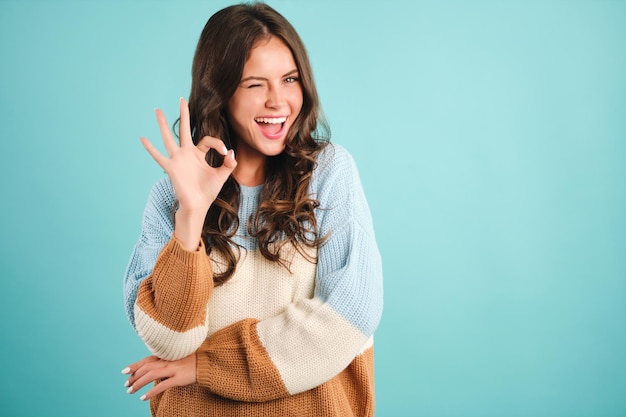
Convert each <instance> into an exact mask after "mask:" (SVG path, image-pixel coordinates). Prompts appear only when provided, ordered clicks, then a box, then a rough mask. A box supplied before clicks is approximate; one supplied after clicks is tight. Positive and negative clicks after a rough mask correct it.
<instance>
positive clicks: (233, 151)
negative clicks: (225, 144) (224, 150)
mask: <svg viewBox="0 0 626 417" xmlns="http://www.w3.org/2000/svg"><path fill="white" fill-rule="evenodd" d="M231 152H232V153H233V159H235V150H234V149H232V150H231Z"/></svg>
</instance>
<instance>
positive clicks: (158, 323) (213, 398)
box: [124, 145, 383, 417]
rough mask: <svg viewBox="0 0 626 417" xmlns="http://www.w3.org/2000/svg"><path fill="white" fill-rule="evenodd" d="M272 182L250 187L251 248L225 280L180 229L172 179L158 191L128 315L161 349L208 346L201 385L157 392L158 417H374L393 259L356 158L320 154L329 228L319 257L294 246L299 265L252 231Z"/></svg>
mask: <svg viewBox="0 0 626 417" xmlns="http://www.w3.org/2000/svg"><path fill="white" fill-rule="evenodd" d="M261 188H262V186H258V187H245V186H242V187H241V198H240V207H239V218H240V222H241V224H242V226H241V227H240V228H239V230H238V232H237V236H236V238H235V240H236V242H237V243H238V244H240V245H242V246H243V248H244V250H242V252H241V257H240V259H239V262H238V264H237V268H236V271H235V273H234V275H233V276H232V278H231V279H230V280H228V281H227V282H226V283H225V284H223V285H220V286H216V287H214V286H213V280H212V271H213V270H214V269H215V268H219V265H220V262H219V259H210V258H209V256H207V255H206V252H205V248H204V246H202V245H201V247H200V249H199V250H198V251H197V252H189V251H186V250H185V249H184V248H183V247H182V246H181V245H180V243H179V242H178V241H177V240H176V239H175V238H174V237H173V224H172V208H173V206H174V204H175V200H176V197H175V195H174V190H173V188H172V185H171V183H170V181H169V179H168V178H164V179H162V180H160V181H159V182H157V183H156V184H155V185H154V187H153V188H152V191H151V193H150V196H149V199H148V203H147V205H146V208H145V211H144V215H143V223H142V230H141V237H140V239H139V241H138V243H137V244H136V246H135V248H134V251H133V253H132V256H131V259H130V262H129V265H128V268H127V271H126V276H125V280H124V298H125V306H126V313H127V316H128V318H129V320H130V322H131V324H132V325H133V326H134V327H135V329H136V331H137V333H138V334H139V336H140V337H141V338H142V339H143V341H144V342H145V344H146V345H147V347H148V348H149V349H150V351H152V352H153V354H154V355H156V356H158V357H160V358H163V359H167V360H175V359H179V358H183V357H185V356H187V355H189V354H191V353H193V352H196V354H197V368H196V374H197V383H196V384H193V385H188V386H184V387H175V388H171V389H168V390H166V391H165V392H164V393H162V394H161V395H159V396H157V397H156V398H154V399H153V400H152V401H151V404H150V408H151V411H152V414H153V415H155V416H186V417H193V416H251V417H252V416H269V417H276V416H291V415H293V416H299V417H302V416H311V417H321V416H341V417H348V416H359V417H361V416H372V415H373V414H374V380H373V371H374V364H373V334H374V330H375V329H376V327H377V325H378V322H379V320H380V317H381V313H382V305H383V301H382V294H383V288H382V265H381V259H380V254H379V251H378V248H377V246H376V242H375V238H374V229H373V225H372V221H371V216H370V212H369V208H368V205H367V202H366V199H365V195H364V193H363V190H362V187H361V183H360V179H359V175H358V172H357V169H356V166H355V164H354V161H353V159H352V157H351V156H350V155H349V153H348V152H347V151H346V150H345V149H344V148H342V147H341V146H338V145H329V146H327V147H326V148H324V150H323V151H322V152H320V154H319V156H318V158H317V167H316V168H315V170H314V172H313V176H312V179H311V183H310V191H311V194H312V195H313V196H314V197H315V198H317V199H318V201H319V202H320V207H319V208H318V209H316V213H315V214H316V218H317V222H318V230H319V234H320V236H325V235H326V234H327V233H328V238H327V240H325V241H324V243H323V244H322V245H321V246H320V247H319V248H318V249H317V251H314V252H313V253H312V254H313V255H316V256H317V261H311V259H310V257H307V256H303V255H302V254H300V253H299V252H298V251H296V250H294V249H293V248H292V247H290V248H286V249H284V252H283V255H284V256H285V257H287V259H288V260H289V265H290V266H289V269H287V268H285V267H284V266H281V265H279V264H278V263H275V262H270V261H268V260H267V259H265V258H264V257H263V256H262V255H261V253H260V251H259V250H258V246H257V242H256V241H255V240H254V239H252V238H250V236H249V235H248V233H247V227H246V225H247V220H248V219H249V218H250V216H251V215H253V214H254V213H255V211H256V209H257V206H258V202H259V194H260V191H261ZM309 255H311V254H309ZM211 257H212V258H215V256H214V255H213V254H212V255H211Z"/></svg>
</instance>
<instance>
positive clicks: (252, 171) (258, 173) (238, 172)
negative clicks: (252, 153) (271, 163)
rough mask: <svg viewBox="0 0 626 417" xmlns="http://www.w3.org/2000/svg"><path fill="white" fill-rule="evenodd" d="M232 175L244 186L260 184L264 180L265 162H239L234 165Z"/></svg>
mask: <svg viewBox="0 0 626 417" xmlns="http://www.w3.org/2000/svg"><path fill="white" fill-rule="evenodd" d="M263 162H264V161H263ZM233 177H235V179H236V180H237V182H238V183H239V184H240V185H245V186H246V187H255V186H257V185H261V184H263V183H264V182H265V164H264V163H263V164H249V163H248V164H246V163H240V164H238V165H237V166H236V167H235V170H234V171H233Z"/></svg>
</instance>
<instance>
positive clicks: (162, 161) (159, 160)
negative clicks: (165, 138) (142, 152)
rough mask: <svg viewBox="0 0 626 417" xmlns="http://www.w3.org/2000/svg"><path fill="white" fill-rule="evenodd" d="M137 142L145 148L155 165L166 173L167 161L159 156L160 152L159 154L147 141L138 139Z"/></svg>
mask: <svg viewBox="0 0 626 417" xmlns="http://www.w3.org/2000/svg"><path fill="white" fill-rule="evenodd" d="M139 140H140V141H141V143H142V144H143V147H144V148H146V150H147V151H148V153H149V154H150V155H151V156H152V158H154V160H155V161H156V163H157V164H159V165H160V166H161V168H163V169H164V170H166V171H167V163H168V161H169V159H168V158H166V157H164V156H163V155H161V152H159V150H158V149H157V148H155V147H154V145H153V144H152V143H151V142H150V141H149V140H148V139H146V138H139Z"/></svg>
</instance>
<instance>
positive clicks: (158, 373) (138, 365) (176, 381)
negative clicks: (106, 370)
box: [122, 354, 196, 400]
mask: <svg viewBox="0 0 626 417" xmlns="http://www.w3.org/2000/svg"><path fill="white" fill-rule="evenodd" d="M122 373H123V374H127V375H130V378H129V379H128V381H126V383H125V384H124V386H125V387H127V388H128V389H127V391H126V392H128V393H129V394H133V393H135V392H137V391H139V390H140V389H142V388H143V387H145V386H146V385H148V384H149V383H151V382H155V381H159V383H158V384H156V386H155V387H153V388H152V389H150V390H149V391H148V392H147V393H146V394H145V395H142V396H141V399H142V400H148V399H150V398H152V397H154V396H155V395H158V394H159V393H161V392H163V391H165V390H166V389H168V388H171V387H174V386H184V385H189V384H193V383H195V382H196V355H195V354H191V355H189V356H187V357H185V358H182V359H178V360H175V361H166V360H162V359H158V358H156V357H154V356H149V357H147V358H144V359H142V360H140V361H138V362H135V363H133V364H131V365H129V366H128V367H126V368H124V369H123V370H122Z"/></svg>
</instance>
